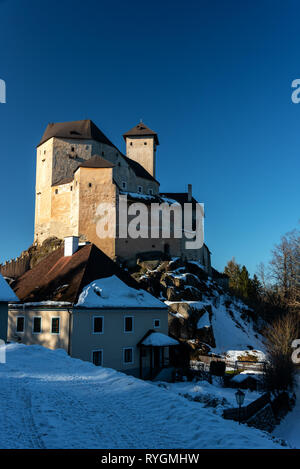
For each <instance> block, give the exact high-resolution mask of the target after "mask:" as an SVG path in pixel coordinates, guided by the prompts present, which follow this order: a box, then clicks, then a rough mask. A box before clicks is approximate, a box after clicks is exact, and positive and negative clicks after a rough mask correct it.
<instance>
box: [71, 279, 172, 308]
mask: <svg viewBox="0 0 300 469" xmlns="http://www.w3.org/2000/svg"><path fill="white" fill-rule="evenodd" d="M76 307H80V308H107V307H114V308H122V307H126V308H127V307H129V308H130V307H135V308H138V307H140V308H143V307H145V308H162V309H164V308H165V305H164V303H162V302H161V301H160V300H158V299H157V298H155V297H154V296H153V295H151V294H150V293H148V292H146V291H145V290H142V289H140V290H136V289H135V288H131V287H129V286H128V285H126V283H124V282H123V281H122V280H120V279H119V278H118V277H117V276H116V275H112V276H111V277H107V278H101V279H99V280H95V281H94V282H92V283H90V284H89V285H87V286H86V287H84V289H83V291H82V293H81V294H80V296H79V299H78V303H77V304H76Z"/></svg>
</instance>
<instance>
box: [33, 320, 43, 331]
mask: <svg viewBox="0 0 300 469" xmlns="http://www.w3.org/2000/svg"><path fill="white" fill-rule="evenodd" d="M32 332H33V333H34V334H40V333H41V332H42V318H40V317H34V318H33V329H32Z"/></svg>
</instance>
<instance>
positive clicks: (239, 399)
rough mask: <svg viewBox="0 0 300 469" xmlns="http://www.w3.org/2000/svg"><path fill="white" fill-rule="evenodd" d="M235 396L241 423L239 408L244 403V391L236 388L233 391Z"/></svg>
mask: <svg viewBox="0 0 300 469" xmlns="http://www.w3.org/2000/svg"><path fill="white" fill-rule="evenodd" d="M235 398H236V402H237V404H238V406H239V425H240V423H241V408H242V405H243V403H244V400H245V393H244V392H243V391H241V390H240V389H238V390H237V392H236V393H235Z"/></svg>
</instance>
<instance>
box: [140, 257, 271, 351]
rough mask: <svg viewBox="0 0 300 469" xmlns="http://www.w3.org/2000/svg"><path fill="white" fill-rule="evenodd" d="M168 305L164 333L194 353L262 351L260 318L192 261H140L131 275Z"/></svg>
mask: <svg viewBox="0 0 300 469" xmlns="http://www.w3.org/2000/svg"><path fill="white" fill-rule="evenodd" d="M132 275H133V277H134V278H135V279H136V280H137V281H138V282H140V284H141V285H142V286H143V287H144V288H145V289H146V290H148V291H149V292H150V293H152V294H153V295H155V296H156V297H157V298H159V299H161V300H162V301H165V303H166V304H167V305H168V306H169V332H170V334H172V335H173V336H175V337H177V338H179V339H180V340H181V341H182V342H186V344H188V346H189V347H190V348H191V349H192V350H193V352H192V354H194V356H195V359H197V354H207V353H217V354H224V353H226V352H228V351H230V350H241V351H242V350H252V349H258V350H263V349H264V347H263V343H262V336H261V334H260V332H259V330H260V328H261V326H262V322H261V320H260V319H259V318H258V317H257V315H256V314H255V311H253V310H252V309H251V308H249V307H248V306H247V305H246V304H244V303H243V302H242V301H241V300H240V299H237V298H235V297H233V296H231V295H230V294H229V293H228V291H226V290H225V289H224V287H223V286H222V285H220V284H219V283H218V282H217V281H216V280H214V279H213V278H211V277H208V275H207V274H206V272H205V271H204V269H203V266H201V264H199V263H197V262H194V261H190V262H187V261H183V260H181V259H179V258H178V259H173V260H171V261H162V262H155V261H144V262H140V263H139V264H138V268H137V269H136V271H135V272H133V273H132Z"/></svg>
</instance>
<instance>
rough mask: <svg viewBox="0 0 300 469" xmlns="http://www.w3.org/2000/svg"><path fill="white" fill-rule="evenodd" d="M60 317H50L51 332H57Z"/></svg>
mask: <svg viewBox="0 0 300 469" xmlns="http://www.w3.org/2000/svg"><path fill="white" fill-rule="evenodd" d="M59 326H60V318H52V322H51V333H52V334H59V330H60V327H59Z"/></svg>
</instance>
